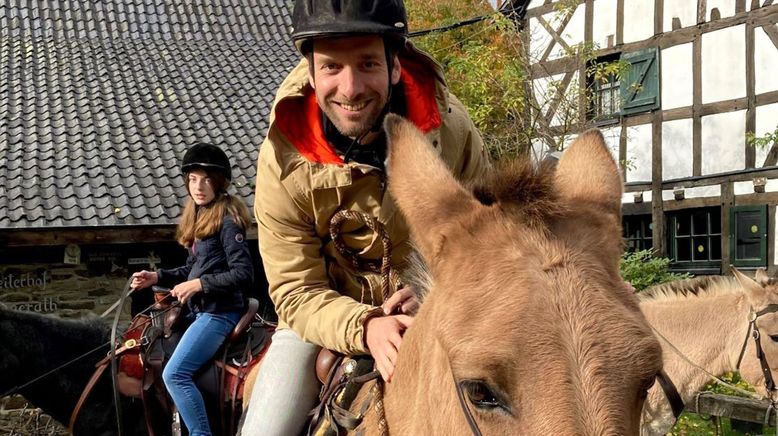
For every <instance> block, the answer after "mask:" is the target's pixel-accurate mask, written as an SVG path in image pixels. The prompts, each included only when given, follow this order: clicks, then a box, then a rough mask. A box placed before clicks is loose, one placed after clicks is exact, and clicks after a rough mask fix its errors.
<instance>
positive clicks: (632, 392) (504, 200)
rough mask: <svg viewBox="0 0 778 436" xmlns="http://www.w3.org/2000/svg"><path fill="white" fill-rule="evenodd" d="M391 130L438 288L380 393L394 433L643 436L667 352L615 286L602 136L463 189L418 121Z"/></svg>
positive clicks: (609, 181) (371, 419) (611, 170)
mask: <svg viewBox="0 0 778 436" xmlns="http://www.w3.org/2000/svg"><path fill="white" fill-rule="evenodd" d="M385 129H386V131H387V136H388V138H389V143H390V149H389V171H388V174H389V189H390V192H391V195H393V197H394V199H395V200H396V202H397V204H398V206H399V208H400V209H401V211H402V212H403V214H404V216H405V218H406V220H407V223H408V225H409V226H410V229H411V231H412V234H413V236H414V238H415V242H416V244H417V245H418V249H419V251H420V253H421V255H422V256H423V257H424V259H425V261H426V263H427V265H428V268H429V280H430V282H431V283H432V285H431V289H430V290H429V292H428V293H427V294H426V297H425V299H424V302H423V304H422V306H421V308H420V310H419V312H418V315H417V316H416V319H415V321H414V324H413V326H412V327H410V328H409V329H408V330H407V331H406V332H405V334H404V339H403V343H402V347H401V348H400V351H399V355H398V357H397V365H396V369H395V373H394V376H393V378H392V381H391V383H388V384H386V385H385V387H384V397H383V406H384V410H385V422H386V424H387V425H388V432H389V434H396V435H421V434H440V435H460V434H468V433H471V432H472V433H477V432H479V431H480V432H481V433H483V434H485V435H501V434H506V435H516V434H533V435H545V434H559V435H562V434H565V435H572V434H576V435H636V434H637V433H638V425H639V417H640V410H641V408H642V406H643V401H644V399H645V397H646V394H647V390H648V388H649V387H650V386H651V385H652V384H653V383H654V379H655V376H656V375H657V374H658V372H659V371H660V370H661V366H662V350H661V347H660V345H659V343H658V341H657V340H656V339H655V337H654V335H653V333H652V332H651V329H650V327H649V325H648V323H647V322H646V320H645V319H644V317H643V315H642V314H641V312H640V309H639V307H638V302H637V297H635V295H634V294H632V293H631V292H629V291H628V290H627V289H626V287H625V285H624V284H623V282H622V280H621V278H620V277H619V269H618V263H619V258H620V254H621V238H620V222H621V216H620V207H621V204H620V199H621V186H622V185H621V179H620V176H619V171H618V168H617V166H616V164H615V162H614V160H613V157H612V156H611V154H610V152H609V151H608V149H607V148H606V146H605V144H604V141H603V138H602V135H601V134H600V133H599V132H596V131H589V132H586V133H584V134H582V135H580V136H579V137H578V139H577V140H576V141H575V142H574V143H573V144H572V145H571V146H570V148H569V149H568V150H567V151H566V152H565V154H564V156H563V157H562V159H561V161H560V162H559V164H558V166H557V169H556V172H554V170H553V168H550V167H548V166H542V167H541V168H540V169H535V168H534V167H533V166H532V165H531V164H529V163H517V164H515V165H513V166H510V167H508V168H507V169H506V170H505V171H502V172H500V173H497V174H494V175H493V176H492V177H491V180H492V182H493V183H488V184H485V185H484V186H480V187H477V188H475V189H474V190H473V191H468V190H466V189H465V188H464V187H463V186H461V185H460V184H459V183H458V182H457V181H456V180H455V179H454V177H453V176H452V175H451V173H450V172H449V170H448V168H447V167H446V166H445V164H444V163H443V162H442V161H441V160H440V159H439V158H438V156H437V154H436V152H435V150H434V149H433V147H432V146H431V145H430V144H429V143H428V142H427V141H426V139H425V138H424V137H423V136H422V134H421V133H419V132H418V131H417V130H416V128H415V127H413V125H412V124H410V123H409V122H407V121H405V120H403V119H401V118H399V117H397V116H393V115H390V116H388V117H387V118H386V121H385ZM444 146H445V144H444ZM421 200H423V201H421ZM365 390H366V389H365V388H363V389H362V392H360V396H358V397H357V399H356V400H355V401H354V403H353V406H352V411H353V412H355V413H358V412H357V409H358V408H359V407H360V404H361V403H362V401H361V399H362V397H363V396H365V392H364V391H365ZM459 395H461V402H460V399H459ZM247 397H248V395H247ZM370 410H371V412H368V414H367V416H366V417H365V419H364V421H363V424H362V425H363V426H364V428H365V430H366V432H367V433H368V434H374V433H377V432H379V430H378V426H377V424H376V422H377V420H378V419H379V417H378V416H377V415H376V414H375V413H372V411H373V410H374V408H371V409H370ZM468 419H469V420H470V421H471V422H472V424H469V423H468Z"/></svg>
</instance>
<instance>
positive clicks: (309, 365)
mask: <svg viewBox="0 0 778 436" xmlns="http://www.w3.org/2000/svg"><path fill="white" fill-rule="evenodd" d="M292 20H293V25H294V28H293V31H292V38H293V40H294V42H295V45H296V46H297V48H298V49H299V50H300V53H301V54H302V55H303V59H302V61H301V62H300V64H299V65H298V66H297V67H296V68H295V69H294V70H293V71H292V72H291V73H290V74H289V76H288V77H287V78H286V80H285V81H284V82H283V84H282V85H281V87H280V89H279V91H278V93H277V95H276V102H275V106H274V108H273V110H272V112H271V115H270V128H269V129H268V134H267V137H266V138H265V141H264V142H263V144H262V146H261V148H260V153H259V160H258V163H257V185H256V199H255V202H254V213H255V216H256V219H257V225H258V232H259V249H260V254H261V256H262V260H263V263H264V267H265V273H266V274H267V279H268V283H269V292H270V297H271V299H272V300H273V303H274V304H275V309H276V312H277V313H278V318H279V326H278V327H279V328H278V330H277V332H276V334H275V336H274V337H273V342H272V344H271V346H270V349H269V350H268V353H267V356H266V358H265V361H264V363H263V365H262V368H261V370H260V373H259V376H258V379H257V382H256V385H255V388H254V390H253V392H252V397H251V400H250V405H249V410H248V412H247V414H246V416H245V424H244V426H243V435H246V436H249V435H296V434H299V432H300V430H301V429H302V428H303V426H304V425H305V422H306V418H307V414H308V411H309V410H310V409H311V408H312V407H313V406H314V405H315V404H314V403H315V402H316V398H317V395H318V392H319V388H320V386H319V382H318V381H317V379H316V375H315V372H314V361H315V359H316V355H317V353H318V352H319V350H320V349H321V347H326V348H329V349H332V350H335V351H338V352H341V353H344V354H347V355H359V354H370V355H372V357H373V358H374V359H375V361H376V368H377V369H378V370H379V371H380V372H381V375H382V377H383V378H384V379H385V380H387V381H391V377H392V374H393V372H394V365H395V362H396V358H397V352H398V350H399V349H400V346H401V343H402V335H403V332H404V331H405V329H406V328H408V327H409V326H410V325H411V324H412V321H413V319H412V316H413V314H414V312H415V309H416V307H417V306H418V302H417V301H416V300H415V297H414V296H413V294H412V292H410V290H409V289H407V288H405V289H400V290H398V291H397V292H396V293H395V294H394V295H393V296H392V297H391V298H390V299H389V300H388V301H382V296H381V278H380V275H379V274H376V273H372V272H369V271H362V270H358V269H356V268H355V267H354V266H353V265H352V263H351V262H350V261H349V260H347V259H345V258H344V257H343V256H342V255H341V254H340V253H339V252H338V251H337V249H336V248H335V244H334V243H333V241H332V238H331V237H330V221H331V219H332V217H333V216H334V215H335V214H336V213H337V212H339V211H341V210H352V211H358V212H363V213H366V214H367V215H369V216H372V217H374V218H376V219H378V220H379V221H380V222H381V223H382V224H383V226H384V227H385V228H386V230H387V232H388V234H389V236H390V238H391V241H392V245H393V247H394V248H393V252H392V263H393V267H394V268H395V269H396V270H398V271H401V270H402V269H403V268H404V267H405V264H406V258H407V256H408V254H409V253H410V251H411V244H410V239H409V235H408V227H407V225H406V223H405V221H404V219H403V217H402V216H401V215H400V214H399V213H395V209H396V208H395V206H394V202H393V200H392V198H391V197H390V195H389V194H388V193H387V190H386V169H385V162H384V161H385V159H386V137H385V135H384V132H383V131H382V130H381V125H382V122H383V118H384V116H385V115H386V113H388V112H393V113H397V114H399V115H402V116H404V117H406V118H408V119H410V120H411V121H412V122H413V123H414V124H416V126H417V127H418V128H419V129H421V130H422V131H423V132H424V133H425V134H426V135H427V137H428V138H429V139H430V142H431V143H432V144H433V145H434V146H435V148H436V149H437V150H438V152H439V153H440V155H441V156H442V157H443V159H444V161H445V162H446V163H447V164H448V165H449V166H450V167H451V169H452V170H453V172H454V174H456V175H458V177H459V178H460V179H461V180H463V181H467V180H470V179H473V178H475V177H478V176H480V175H482V174H483V172H484V171H485V170H486V168H487V167H488V161H487V156H486V154H485V151H484V148H483V144H482V141H481V137H480V135H479V133H478V132H477V131H476V129H475V127H474V126H473V123H472V121H471V120H470V118H469V117H468V115H467V112H466V110H465V108H464V107H463V105H462V104H461V103H460V102H459V101H458V100H457V99H456V98H455V97H454V96H453V95H451V94H450V93H449V92H448V89H447V88H446V84H445V81H444V79H443V73H442V71H441V69H440V66H439V65H438V64H437V63H435V61H434V60H432V58H430V57H429V56H428V55H426V54H424V53H422V52H421V51H419V50H417V49H416V48H415V47H413V45H412V44H410V43H409V42H407V41H406V37H407V34H408V29H407V18H406V14H405V7H404V5H403V3H402V0H297V1H296V3H295V6H294V12H293V17H292ZM419 200H420V201H424V199H419ZM431 231H434V229H431ZM337 237H338V238H340V239H341V240H342V241H343V243H344V244H345V245H346V246H347V247H348V248H350V249H351V250H353V251H354V252H356V253H358V254H359V255H360V257H362V258H363V259H367V260H380V259H381V256H382V254H383V253H382V246H381V241H380V238H377V237H376V235H374V234H373V233H372V232H371V231H370V230H369V229H367V228H366V227H365V226H364V225H361V224H358V223H353V222H349V223H346V224H344V225H343V226H342V227H341V229H340V233H339V234H338V235H337Z"/></svg>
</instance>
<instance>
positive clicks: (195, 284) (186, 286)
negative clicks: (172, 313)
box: [170, 279, 203, 304]
mask: <svg viewBox="0 0 778 436" xmlns="http://www.w3.org/2000/svg"><path fill="white" fill-rule="evenodd" d="M202 290H203V285H202V283H200V279H192V280H188V281H185V282H183V283H179V284H177V285H176V286H174V287H173V289H171V290H170V295H172V296H173V297H175V298H177V299H178V301H180V302H181V304H186V302H187V301H189V299H190V298H192V296H193V295H194V294H196V293H198V292H200V291H202Z"/></svg>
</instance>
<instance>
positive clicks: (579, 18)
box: [529, 4, 586, 63]
mask: <svg viewBox="0 0 778 436" xmlns="http://www.w3.org/2000/svg"><path fill="white" fill-rule="evenodd" d="M585 14H586V13H585V6H584V5H583V4H581V5H579V6H578V7H577V8H576V10H575V12H574V13H573V16H572V18H571V19H570V22H569V23H567V26H565V28H564V30H562V39H563V40H564V41H565V42H566V43H567V44H568V46H573V45H575V44H579V43H581V42H583V39H584V24H585ZM542 17H543V19H544V20H545V21H546V22H547V23H548V24H549V26H550V27H551V28H552V29H558V28H559V25H560V21H561V20H562V18H563V15H562V14H561V13H558V12H549V13H547V14H544V15H543V16H542ZM529 31H530V58H531V61H532V62H533V63H534V62H538V61H540V58H541V56H542V55H543V53H544V52H545V51H546V48H547V47H548V46H549V44H554V48H553V50H552V51H551V54H550V55H549V56H548V60H552V59H557V58H560V57H566V56H567V55H566V54H565V49H564V47H562V46H561V45H559V44H557V43H556V42H555V41H554V39H553V38H552V37H551V34H550V33H548V32H547V31H546V29H545V28H544V27H543V26H542V25H541V24H540V22H539V21H538V20H537V19H536V18H530V20H529Z"/></svg>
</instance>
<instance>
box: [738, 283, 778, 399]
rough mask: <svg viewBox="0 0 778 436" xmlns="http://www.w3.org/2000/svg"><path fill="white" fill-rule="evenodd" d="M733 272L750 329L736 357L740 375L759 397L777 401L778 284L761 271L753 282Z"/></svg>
mask: <svg viewBox="0 0 778 436" xmlns="http://www.w3.org/2000/svg"><path fill="white" fill-rule="evenodd" d="M732 271H733V273H734V275H735V278H736V279H737V280H738V282H739V283H740V285H741V286H742V288H743V292H744V293H745V297H746V301H747V303H748V305H749V307H750V313H749V316H748V319H747V321H748V322H749V329H748V333H747V334H746V336H745V338H744V339H743V344H742V347H741V354H740V356H739V358H738V363H739V364H740V365H739V366H740V368H739V370H740V374H741V376H742V377H743V379H745V380H746V381H747V382H749V383H750V384H751V385H752V386H754V387H755V388H756V389H757V390H758V391H759V392H760V393H761V394H762V395H767V396H771V397H773V398H774V399H778V390H776V388H775V383H776V382H778V282H776V280H775V279H773V278H770V277H769V276H768V275H767V273H766V272H765V270H764V269H763V268H759V269H757V271H756V274H755V278H754V279H752V278H750V277H748V276H746V275H744V274H743V273H741V272H740V271H738V270H737V269H736V268H732ZM744 321H745V320H744ZM768 390H769V391H770V392H768Z"/></svg>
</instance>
